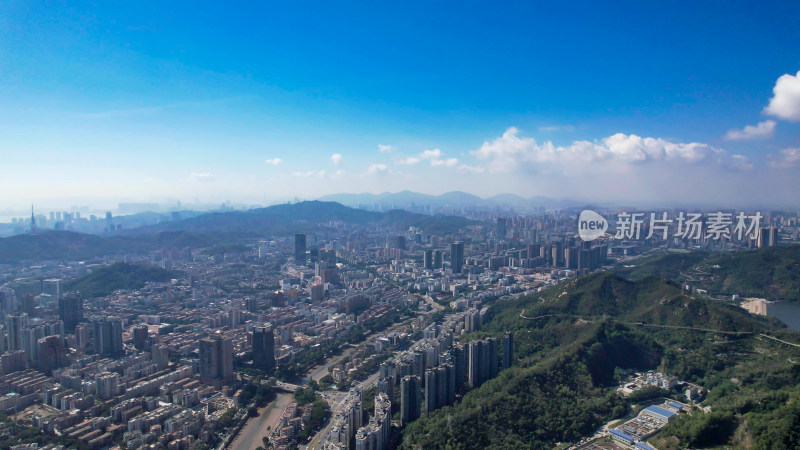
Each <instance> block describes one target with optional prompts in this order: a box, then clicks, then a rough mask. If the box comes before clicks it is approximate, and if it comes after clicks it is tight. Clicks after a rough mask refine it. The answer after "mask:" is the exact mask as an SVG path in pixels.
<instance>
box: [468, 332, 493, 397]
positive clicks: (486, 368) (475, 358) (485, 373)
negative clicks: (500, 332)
mask: <svg viewBox="0 0 800 450" xmlns="http://www.w3.org/2000/svg"><path fill="white" fill-rule="evenodd" d="M467 351H468V354H467V366H468V368H467V376H468V377H469V384H470V386H472V387H473V388H476V387H478V386H480V385H481V384H483V383H484V382H486V381H487V380H490V379H492V378H494V377H496V376H497V372H498V367H497V339H495V338H487V339H484V340H482V341H470V342H469V344H467Z"/></svg>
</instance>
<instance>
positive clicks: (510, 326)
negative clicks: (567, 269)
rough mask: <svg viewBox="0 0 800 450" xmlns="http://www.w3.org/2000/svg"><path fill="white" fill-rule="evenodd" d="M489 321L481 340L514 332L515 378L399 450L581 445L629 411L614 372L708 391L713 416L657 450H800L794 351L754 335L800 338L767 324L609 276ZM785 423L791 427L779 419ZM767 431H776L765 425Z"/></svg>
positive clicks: (531, 300) (510, 373)
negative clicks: (730, 449) (751, 448)
mask: <svg viewBox="0 0 800 450" xmlns="http://www.w3.org/2000/svg"><path fill="white" fill-rule="evenodd" d="M523 311H524V312H523ZM493 312H494V317H493V318H492V320H491V321H490V322H489V323H487V324H486V325H484V326H483V327H482V329H481V331H479V332H478V333H476V335H477V336H485V335H494V336H498V337H500V336H501V335H502V333H504V332H505V331H509V330H510V331H513V332H514V336H515V341H516V342H515V358H514V359H515V361H514V365H513V367H512V368H511V369H508V370H504V371H501V373H500V375H499V376H498V377H497V378H496V379H494V380H492V381H490V382H487V383H485V384H484V385H483V386H481V387H479V388H478V389H475V390H473V391H471V392H469V393H467V394H466V395H465V396H464V398H463V401H462V402H461V403H459V404H457V405H455V406H453V407H448V408H443V409H440V410H437V411H436V412H435V413H434V414H432V415H431V416H430V417H428V418H422V419H420V420H419V421H417V422H414V423H413V424H411V425H410V426H409V427H407V428H406V430H405V431H404V438H403V447H404V448H414V447H416V446H419V447H422V448H465V449H470V448H475V449H478V448H552V447H553V446H554V445H555V444H556V443H558V442H574V441H577V440H578V439H579V438H580V437H583V436H587V435H591V434H593V432H594V430H595V429H597V427H599V426H600V425H602V424H603V423H605V422H607V421H609V420H612V419H613V418H617V417H620V416H624V415H625V414H627V412H628V411H629V409H630V406H631V405H632V401H631V399H629V398H623V397H620V396H619V395H618V394H617V393H616V391H615V390H614V389H613V388H612V386H613V385H614V380H615V377H617V376H618V374H619V371H620V369H639V370H646V369H657V370H660V371H662V372H665V373H668V374H671V375H675V376H677V377H679V378H680V379H682V380H686V381H691V382H695V383H698V384H700V385H701V386H704V387H706V388H708V389H709V390H710V392H709V395H708V399H707V400H706V403H704V404H703V405H706V404H708V405H710V406H712V410H713V411H714V414H713V415H711V414H704V413H702V412H700V411H697V412H695V413H693V414H691V415H688V416H686V417H682V418H681V419H680V420H678V421H676V422H674V424H672V425H670V427H669V428H668V429H667V430H665V431H664V432H662V433H660V434H659V435H658V438H659V439H660V440H661V441H660V442H661V445H662V446H668V447H669V446H673V447H687V446H694V447H699V446H719V445H731V444H735V445H741V444H742V443H743V442H750V443H756V444H758V445H757V448H765V449H766V448H791V445H790V446H789V447H781V445H782V444H780V443H781V442H784V443H786V444H792V445H798V444H800V441H798V440H797V438H796V437H792V435H791V433H789V434H788V435H787V434H786V433H788V431H787V430H788V428H787V427H789V426H791V425H793V424H794V423H795V422H793V421H794V420H795V419H794V417H795V416H794V415H792V414H795V413H794V410H795V409H797V408H796V407H795V406H793V405H792V404H789V403H786V402H788V401H789V400H791V399H796V398H797V396H798V395H800V370H799V369H798V367H797V365H796V364H795V363H794V361H798V360H800V349H793V348H791V347H788V346H785V345H783V344H779V343H775V342H773V341H769V340H766V339H764V338H762V337H761V336H760V334H761V333H766V334H769V335H771V336H776V337H780V338H783V339H786V340H788V341H792V342H800V336H798V334H797V333H793V332H790V331H786V330H785V329H782V328H781V327H780V325H779V324H777V323H776V322H774V321H771V320H768V319H765V318H762V317H757V316H752V315H750V314H748V313H746V312H744V311H743V310H741V309H740V308H736V307H733V306H730V305H727V304H723V303H720V302H715V301H711V300H706V299H704V298H699V297H698V298H695V297H693V296H691V295H689V294H687V293H686V292H684V291H682V290H681V289H680V287H679V285H677V284H676V283H673V282H669V281H665V280H662V279H657V278H654V277H647V278H643V279H641V280H637V281H630V280H627V279H624V278H622V277H620V276H618V275H615V274H611V273H600V274H593V275H589V276H586V277H582V278H578V279H575V280H572V281H570V282H568V283H566V284H562V285H559V286H555V287H552V288H549V289H547V290H545V291H543V292H542V293H540V294H537V295H533V296H528V297H523V298H521V299H518V300H511V301H505V300H503V301H499V302H497V303H495V305H494V306H493ZM680 327H687V328H680ZM690 328H695V329H690ZM703 330H719V331H720V332H710V331H703ZM723 331H727V332H730V334H726V333H722V332H723ZM737 332H740V333H739V334H736V333H737ZM471 338H472V335H468V336H466V337H464V338H463V339H471ZM732 379H734V380H735V382H734V381H731V380H732ZM676 395H679V394H676ZM794 404H795V405H796V404H797V403H796V402H795V403H794ZM781 414H784V415H785V414H789V416H788V417H789V418H788V419H786V418H785V419H781V420H777V418H778V417H779V416H780V415H781ZM797 417H800V415H798V416H797ZM770 420H776V427H777V426H778V424H781V425H780V426H779V427H777V428H774V429H773V428H769V427H766V426H764V424H766V423H768V422H769V421H770ZM479 422H480V423H481V426H476V424H477V423H479ZM787 436H789V437H787ZM659 448H660V447H659Z"/></svg>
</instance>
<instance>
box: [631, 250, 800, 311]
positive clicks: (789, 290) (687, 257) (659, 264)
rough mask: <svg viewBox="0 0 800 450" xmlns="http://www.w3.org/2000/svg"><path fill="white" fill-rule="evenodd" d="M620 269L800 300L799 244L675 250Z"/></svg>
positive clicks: (723, 290) (712, 288) (720, 290)
mask: <svg viewBox="0 0 800 450" xmlns="http://www.w3.org/2000/svg"><path fill="white" fill-rule="evenodd" d="M617 272H618V273H620V274H623V275H625V276H627V277H629V278H633V279H636V278H640V277H643V276H659V277H663V278H667V279H671V280H675V281H678V282H680V283H687V284H689V285H691V286H692V287H694V288H700V289H705V290H707V291H708V292H709V294H712V295H732V294H739V295H740V296H742V297H764V298H767V299H769V300H782V301H791V302H797V301H800V245H791V246H781V247H767V248H761V249H758V250H751V251H740V252H724V253H709V252H692V253H673V254H668V255H662V256H657V257H652V258H647V259H643V260H641V261H636V262H634V263H633V267H619V268H617Z"/></svg>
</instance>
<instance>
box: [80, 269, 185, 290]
mask: <svg viewBox="0 0 800 450" xmlns="http://www.w3.org/2000/svg"><path fill="white" fill-rule="evenodd" d="M179 276H181V273H180V272H176V271H172V270H164V269H162V268H160V267H155V266H148V265H144V264H128V263H116V264H112V265H110V266H106V267H102V268H100V269H97V270H94V271H93V272H92V273H89V274H86V275H84V276H82V277H80V278H76V279H74V280H71V281H70V282H68V283H67V284H66V286H65V289H66V290H67V291H74V292H79V293H80V294H81V295H82V296H84V297H86V298H91V297H103V296H106V295H110V294H112V293H113V292H114V291H117V290H120V289H126V290H133V289H141V288H142V287H144V285H145V283H147V282H166V281H169V280H171V279H172V278H176V277H179Z"/></svg>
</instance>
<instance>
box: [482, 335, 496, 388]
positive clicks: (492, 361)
mask: <svg viewBox="0 0 800 450" xmlns="http://www.w3.org/2000/svg"><path fill="white" fill-rule="evenodd" d="M485 355H486V376H485V378H484V379H483V381H487V380H491V379H492V378H494V377H496V376H497V373H498V372H499V368H498V364H497V363H498V358H497V338H493V337H490V338H486V353H485Z"/></svg>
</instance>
